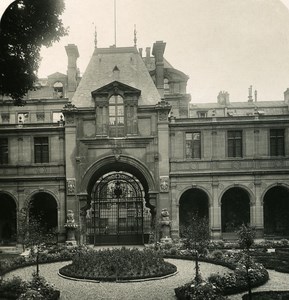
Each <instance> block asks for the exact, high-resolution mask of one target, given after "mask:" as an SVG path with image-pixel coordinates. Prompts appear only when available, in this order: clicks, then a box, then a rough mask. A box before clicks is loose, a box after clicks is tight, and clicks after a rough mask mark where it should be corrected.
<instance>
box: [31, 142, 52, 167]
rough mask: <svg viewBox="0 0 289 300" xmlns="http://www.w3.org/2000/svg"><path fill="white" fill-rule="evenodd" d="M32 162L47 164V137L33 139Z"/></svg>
mask: <svg viewBox="0 0 289 300" xmlns="http://www.w3.org/2000/svg"><path fill="white" fill-rule="evenodd" d="M34 161H35V163H47V162H49V147H48V137H35V138H34Z"/></svg>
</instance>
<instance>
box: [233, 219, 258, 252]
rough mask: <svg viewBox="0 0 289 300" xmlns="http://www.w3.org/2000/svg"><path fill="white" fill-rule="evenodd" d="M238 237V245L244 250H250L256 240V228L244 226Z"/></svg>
mask: <svg viewBox="0 0 289 300" xmlns="http://www.w3.org/2000/svg"><path fill="white" fill-rule="evenodd" d="M237 235H238V243H239V245H240V247H241V248H242V249H245V250H249V249H250V248H251V247H252V246H253V244H254V238H255V230H254V228H252V227H251V226H248V225H247V226H246V225H245V224H243V225H242V226H241V227H240V229H239V231H238V232H237Z"/></svg>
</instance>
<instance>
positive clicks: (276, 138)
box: [270, 129, 285, 156]
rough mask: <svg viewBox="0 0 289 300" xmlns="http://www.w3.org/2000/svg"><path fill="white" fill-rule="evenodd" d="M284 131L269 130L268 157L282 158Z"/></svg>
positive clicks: (283, 153)
mask: <svg viewBox="0 0 289 300" xmlns="http://www.w3.org/2000/svg"><path fill="white" fill-rule="evenodd" d="M284 142H285V141H284V129H271V130H270V155H272V156H284V155H285V149H284Z"/></svg>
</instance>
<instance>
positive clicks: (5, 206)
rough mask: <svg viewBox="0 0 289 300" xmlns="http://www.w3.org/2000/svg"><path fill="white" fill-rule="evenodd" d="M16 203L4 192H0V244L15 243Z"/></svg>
mask: <svg viewBox="0 0 289 300" xmlns="http://www.w3.org/2000/svg"><path fill="white" fill-rule="evenodd" d="M16 224H17V217H16V203H15V200H14V199H13V198H12V197H11V196H10V195H8V194H6V193H2V192H1V193H0V244H1V245H11V244H15V243H16V231H17V226H16Z"/></svg>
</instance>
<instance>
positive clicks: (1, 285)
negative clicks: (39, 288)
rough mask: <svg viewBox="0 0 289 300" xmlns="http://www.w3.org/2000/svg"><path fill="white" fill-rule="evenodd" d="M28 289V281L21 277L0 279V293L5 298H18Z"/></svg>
mask: <svg viewBox="0 0 289 300" xmlns="http://www.w3.org/2000/svg"><path fill="white" fill-rule="evenodd" d="M26 290H27V283H26V282H25V281H23V280H22V279H21V278H20V277H13V278H12V279H10V280H1V281H0V295H1V296H2V297H4V298H8V299H9V298H12V299H13V298H14V299H16V298H18V297H19V296H20V295H21V294H22V293H23V292H25V291H26Z"/></svg>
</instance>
